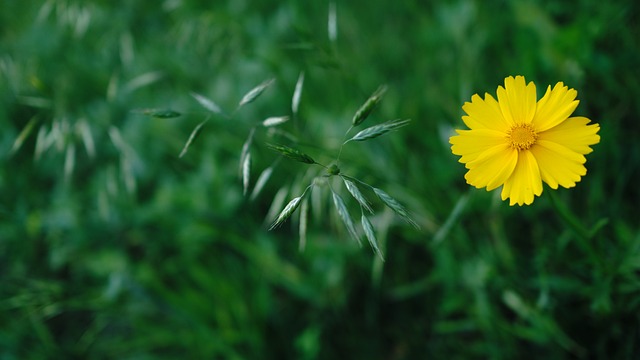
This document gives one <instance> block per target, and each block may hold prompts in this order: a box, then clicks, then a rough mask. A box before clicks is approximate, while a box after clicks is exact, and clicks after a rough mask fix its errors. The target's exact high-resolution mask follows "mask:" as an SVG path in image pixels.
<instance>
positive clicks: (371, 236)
mask: <svg viewBox="0 0 640 360" xmlns="http://www.w3.org/2000/svg"><path fill="white" fill-rule="evenodd" d="M361 220H362V221H361V222H362V229H364V234H365V235H366V236H367V240H369V244H370V245H371V248H372V249H373V251H374V252H375V253H376V254H377V255H378V256H379V257H380V259H381V260H382V261H384V256H382V252H381V251H380V248H379V247H378V240H377V239H376V234H375V232H374V231H373V225H371V221H369V219H368V218H367V217H366V216H364V213H363V214H362V219H361Z"/></svg>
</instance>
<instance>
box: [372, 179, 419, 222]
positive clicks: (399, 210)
mask: <svg viewBox="0 0 640 360" xmlns="http://www.w3.org/2000/svg"><path fill="white" fill-rule="evenodd" d="M372 189H373V191H374V192H375V193H376V195H377V196H378V198H379V199H380V200H382V202H383V203H384V204H385V205H387V206H388V207H389V208H390V209H391V210H393V211H394V212H395V213H396V214H398V215H399V216H400V217H401V218H403V219H404V221H406V222H407V223H409V224H411V225H412V226H413V227H414V228H416V229H420V226H419V225H418V223H416V222H415V221H414V220H413V219H412V218H411V216H409V212H408V211H407V209H405V207H404V206H402V204H400V203H399V202H398V201H397V200H396V199H394V198H392V197H391V196H389V194H387V193H386V192H384V191H382V190H380V189H378V188H375V187H372Z"/></svg>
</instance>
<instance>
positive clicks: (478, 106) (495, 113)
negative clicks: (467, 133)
mask: <svg viewBox="0 0 640 360" xmlns="http://www.w3.org/2000/svg"><path fill="white" fill-rule="evenodd" d="M462 110H464V111H465V112H466V113H467V115H468V116H463V117H462V121H464V123H465V124H466V125H467V126H468V127H469V129H491V130H496V131H502V132H507V131H508V130H509V128H510V127H511V126H512V125H513V124H512V123H510V122H508V121H507V120H506V119H505V118H504V116H503V115H502V110H500V105H499V104H498V102H497V101H496V99H494V98H493V96H491V95H490V94H488V93H485V94H484V100H483V99H482V98H481V97H480V96H479V95H478V94H475V95H473V96H472V97H471V102H466V103H464V105H463V106H462Z"/></svg>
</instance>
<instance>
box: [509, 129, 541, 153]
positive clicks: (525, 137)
mask: <svg viewBox="0 0 640 360" xmlns="http://www.w3.org/2000/svg"><path fill="white" fill-rule="evenodd" d="M537 138H538V134H537V133H536V130H535V129H534V128H533V126H531V124H518V125H515V126H513V127H512V128H511V129H510V130H509V132H507V139H508V141H509V145H510V146H511V148H512V149H516V150H527V149H529V148H530V147H531V145H533V144H535V143H536V139H537Z"/></svg>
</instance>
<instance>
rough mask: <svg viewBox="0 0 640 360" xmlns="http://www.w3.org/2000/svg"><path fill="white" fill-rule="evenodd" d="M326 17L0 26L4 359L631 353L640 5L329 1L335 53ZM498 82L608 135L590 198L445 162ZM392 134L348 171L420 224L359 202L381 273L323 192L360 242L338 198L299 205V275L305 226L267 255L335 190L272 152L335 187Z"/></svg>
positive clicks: (151, 12)
mask: <svg viewBox="0 0 640 360" xmlns="http://www.w3.org/2000/svg"><path fill="white" fill-rule="evenodd" d="M213 3H215V4H216V5H211V4H213ZM330 8H331V7H330V6H329V4H328V3H327V2H318V1H313V2H297V1H279V2H278V1H259V2H253V3H250V2H242V1H229V2H228V3H227V4H225V3H221V2H208V1H182V2H181V1H164V2H159V3H156V2H126V3H122V4H116V3H112V2H108V1H89V2H87V1H73V0H49V1H45V2H41V1H17V0H8V1H3V2H2V3H1V4H0V130H1V131H0V158H1V160H2V164H3V166H1V167H0V359H51V358H54V359H57V358H60V359H69V358H96V359H100V358H105V359H155V358H167V359H172V358H177V357H183V358H193V359H201V358H206V359H211V358H215V359H217V358H220V359H257V358H268V359H283V358H284V359H287V358H288V359H335V358H352V359H360V358H375V359H416V358H435V359H440V358H446V359H487V358H491V359H521V358H538V359H573V358H584V359H635V358H638V356H640V345H639V344H640V327H639V324H640V315H638V314H640V281H639V280H638V279H639V277H638V276H639V275H640V228H639V226H638V220H637V217H638V215H637V203H638V201H639V200H640V193H639V191H638V187H637V184H638V182H640V173H639V170H638V169H639V167H638V165H639V164H640V145H638V141H637V137H638V134H640V125H639V123H638V121H637V119H636V118H637V114H638V113H640V105H638V104H640V103H639V102H638V101H637V99H638V98H640V80H639V79H638V76H637V75H636V72H637V71H636V69H637V64H638V63H640V38H639V37H638V36H637V35H638V34H639V33H640V25H639V24H640V22H639V21H638V20H640V19H639V18H638V14H640V8H639V7H638V5H637V4H636V2H634V1H631V0H629V1H616V2H602V1H592V0H579V1H574V2H563V1H551V0H547V1H537V2H536V1H508V0H503V1H474V0H458V1H440V2H422V1H404V2H383V1H377V2H368V1H352V2H348V3H347V2H336V4H335V11H336V12H335V15H336V19H337V33H336V34H337V36H336V38H335V40H331V39H330V38H329V33H328V18H329V16H328V13H329V11H330ZM301 73H304V84H303V87H302V93H301V94H300V102H299V110H298V111H297V113H295V114H293V113H292V110H291V105H292V104H291V101H292V96H293V94H294V92H295V88H296V83H297V82H298V79H299V76H300V74H301ZM508 75H524V76H526V78H527V80H528V81H529V80H531V81H534V82H535V83H536V84H537V86H538V96H541V91H543V89H544V88H546V85H547V84H551V85H553V84H555V83H556V82H558V81H563V82H564V83H565V84H566V85H567V86H569V87H571V88H575V89H576V90H577V91H578V99H579V100H580V105H579V106H578V109H577V114H579V115H583V116H587V117H589V118H590V119H592V120H593V121H595V122H597V123H599V124H600V126H601V131H600V135H601V142H600V143H599V144H597V145H595V146H594V152H593V153H592V154H590V155H588V156H587V159H588V161H587V164H586V165H587V168H588V174H587V175H586V176H585V177H584V178H583V179H582V181H581V182H579V183H578V185H577V187H575V188H573V189H570V190H566V189H561V190H557V191H551V190H550V189H549V188H548V187H545V190H544V192H543V194H542V196H541V197H540V198H538V199H536V201H535V202H534V203H533V205H531V206H528V207H509V206H508V203H505V202H503V201H501V200H500V199H499V195H498V193H497V192H495V191H494V192H489V193H488V192H486V191H484V190H476V189H474V188H471V187H469V186H468V185H467V184H465V181H464V178H463V174H464V171H465V169H464V166H463V165H462V164H459V163H458V162H457V159H458V158H457V157H456V156H454V155H453V154H451V151H450V145H449V143H448V137H449V136H450V135H451V133H452V129H454V128H460V127H462V126H463V123H462V121H461V119H460V117H461V115H462V109H461V106H462V104H463V103H464V102H465V101H469V99H470V98H471V95H473V94H474V93H480V94H484V92H489V93H494V92H495V89H496V87H497V86H498V85H500V84H502V82H503V80H504V78H505V77H506V76H508ZM269 79H275V81H274V82H273V83H271V84H270V85H269V86H268V87H265V88H264V89H263V91H262V92H261V93H260V94H259V96H257V97H255V98H252V99H251V100H252V101H250V102H247V103H246V104H242V106H239V103H240V102H241V100H242V99H243V97H244V96H245V95H246V94H247V93H248V92H250V90H251V89H253V88H255V87H256V86H257V85H259V84H261V83H263V82H264V81H266V80H269ZM381 85H386V89H387V90H386V92H385V93H384V98H383V99H382V100H381V101H380V102H379V103H378V104H377V106H376V107H375V109H374V110H373V111H372V112H371V113H370V114H369V115H368V117H367V118H366V120H365V122H364V123H363V124H361V125H360V127H358V128H356V129H354V130H353V131H352V132H350V133H349V135H350V136H349V137H345V131H347V129H349V127H350V126H351V125H352V121H353V117H354V114H355V113H356V112H357V111H358V109H360V107H361V106H362V105H363V104H364V103H365V102H366V101H367V99H368V98H369V97H370V96H371V94H373V93H374V92H375V91H376V89H378V88H379V87H380V86H381ZM194 93H195V94H200V95H201V96H204V97H206V98H208V99H210V100H212V101H214V102H215V104H217V105H218V106H219V107H220V108H221V109H222V112H221V113H216V112H213V113H212V112H210V111H207V109H206V107H205V106H203V103H202V101H201V100H202V99H201V100H200V101H199V100H198V99H197V97H194V96H193V94H194ZM254 95H255V94H254ZM149 109H153V110H149ZM169 110H170V111H174V112H176V113H170V112H167V111H169ZM158 111H162V112H161V113H158ZM153 112H156V113H155V115H156V116H155V117H154V116H149V115H148V114H151V113H153ZM178 115H179V116H178ZM274 116H289V117H290V118H289V120H288V121H287V122H285V123H283V124H280V125H278V126H274V127H269V128H267V127H262V126H260V124H261V122H262V121H264V120H265V119H267V118H269V117H274ZM206 119H208V120H207V121H206V122H205V123H204V124H203V121H205V120H206ZM393 119H411V122H410V123H408V124H407V125H406V126H403V127H401V128H398V129H395V130H394V131H391V132H388V133H385V134H384V135H383V136H380V137H376V138H375V139H369V140H367V141H362V142H360V141H350V142H348V143H347V144H346V145H344V147H343V149H342V153H341V155H340V173H341V174H346V175H348V176H351V177H353V178H357V179H358V180H360V181H362V182H365V183H367V184H370V185H371V186H373V187H375V188H378V189H381V190H383V191H385V192H386V193H388V194H389V195H390V196H392V197H393V198H394V199H396V200H397V201H398V202H399V203H401V204H402V205H403V206H404V207H406V208H407V209H408V211H409V212H410V214H411V218H412V219H414V220H415V221H416V222H417V223H418V224H419V225H420V229H415V228H414V227H412V226H410V225H408V224H407V223H406V222H405V221H404V220H403V218H402V217H401V216H398V215H397V214H396V213H394V212H393V211H392V209H390V208H388V207H386V206H385V204H384V203H383V202H381V201H378V200H379V199H378V198H376V195H375V194H374V192H373V191H372V189H370V188H367V187H365V186H361V187H360V191H361V192H362V194H361V195H362V196H363V197H365V198H366V199H368V200H369V201H370V202H371V206H372V208H373V210H374V212H375V215H371V216H369V215H368V214H369V213H368V212H364V213H365V214H367V216H369V219H370V220H371V222H372V223H373V225H374V227H375V237H376V240H377V242H378V244H379V246H380V250H381V252H382V254H384V261H382V260H381V257H380V256H378V255H377V254H376V253H375V252H374V250H372V249H371V246H369V245H368V244H367V242H366V241H364V239H365V238H364V235H363V233H362V231H361V230H362V229H360V230H358V231H360V234H361V235H362V239H361V240H363V246H362V247H359V246H358V245H357V242H356V241H354V240H353V239H351V236H350V234H349V232H348V231H347V229H346V228H345V226H344V222H343V220H344V218H341V217H339V216H338V214H336V212H335V210H334V208H333V206H334V205H333V200H332V198H331V197H332V195H331V193H332V190H331V189H333V191H336V192H337V193H338V194H339V195H340V197H341V198H342V199H344V202H345V206H346V209H347V211H348V213H349V214H350V216H351V218H352V219H353V221H354V222H355V224H356V225H357V226H358V227H359V226H360V221H359V219H360V216H361V215H360V210H359V205H358V201H356V200H355V199H353V198H352V197H351V195H350V193H349V192H348V191H347V189H346V188H345V186H344V183H343V182H342V180H341V179H340V178H339V177H338V176H333V177H331V178H330V179H325V178H322V181H319V182H318V184H317V185H316V186H314V188H313V189H312V190H311V192H310V193H309V194H307V195H306V197H305V199H308V201H309V204H310V207H309V213H308V226H307V230H306V243H305V244H304V251H302V252H300V251H299V247H300V244H299V222H300V217H299V216H298V214H299V211H300V210H301V208H298V212H296V213H293V214H292V215H291V217H289V218H288V219H287V220H286V221H285V222H283V223H282V224H280V225H281V226H280V227H279V228H278V229H274V230H272V231H269V230H268V228H269V226H270V225H271V224H272V222H273V220H274V219H275V217H276V216H277V215H278V213H279V212H280V211H281V210H282V209H283V208H284V206H285V205H286V203H287V202H288V201H290V200H291V199H293V198H294V197H296V196H300V195H301V194H302V193H303V191H304V189H305V188H306V187H307V186H308V185H309V184H310V183H311V181H312V178H313V176H314V175H315V174H321V175H322V174H327V172H326V170H325V169H323V168H321V167H319V166H317V165H315V164H305V163H301V162H298V161H294V160H291V159H289V158H282V159H280V160H278V159H279V157H280V156H279V154H278V153H277V152H274V151H272V150H270V149H269V148H268V147H267V143H272V144H273V143H278V144H281V143H285V144H283V145H291V146H293V144H295V147H296V149H299V151H301V152H302V153H304V154H307V155H308V156H310V157H311V158H313V159H314V161H317V162H318V163H321V164H324V165H326V166H329V165H330V164H331V163H332V162H333V161H335V159H336V157H337V155H338V153H339V151H340V146H341V144H342V143H343V142H344V140H346V139H348V138H350V137H353V136H354V135H355V134H357V132H358V131H361V130H363V129H365V128H367V127H371V126H375V125H377V124H383V123H385V122H386V121H389V120H393ZM199 124H203V125H201V127H200V128H199V129H198V131H197V134H195V135H197V137H196V136H194V137H193V139H192V140H193V141H191V142H190V143H189V144H188V151H187V152H185V153H184V154H183V156H181V157H180V154H181V152H182V151H183V149H184V148H185V144H186V143H187V140H188V139H189V137H190V135H191V134H192V132H193V131H194V129H196V128H197V127H198V126H199ZM252 129H255V130H254V133H252ZM274 129H280V132H277V131H276V132H274V131H273V130H274ZM250 134H252V135H251V136H250ZM292 136H293V137H295V138H296V139H297V141H295V142H293V141H291V137H292ZM248 138H251V142H250V145H249V146H248V150H249V151H250V152H251V166H250V167H249V170H250V177H249V185H250V186H251V187H250V188H249V189H248V190H249V191H248V193H249V194H250V192H251V189H252V188H253V185H255V181H256V179H257V177H258V175H259V174H260V172H261V171H263V170H264V169H265V168H267V167H269V166H273V173H272V175H271V177H270V179H269V181H268V182H267V183H266V184H265V187H264V188H263V189H262V191H261V192H260V193H259V194H257V196H256V197H255V199H253V200H251V199H249V196H248V195H247V196H243V191H244V189H243V179H242V171H241V170H240V167H239V162H240V160H241V155H242V149H243V145H244V144H245V143H246V142H247V139H248ZM17 139H18V140H17ZM312 171H316V172H315V173H314V172H312ZM331 171H334V172H335V171H336V170H335V168H334V169H333V170H331ZM329 174H331V175H337V174H334V173H329ZM328 185H331V189H330V188H329V186H328ZM552 192H553V195H554V196H553V198H552V197H551V194H550V193H552ZM277 194H281V195H280V196H278V195H277ZM274 197H275V198H280V202H279V203H278V202H276V204H275V205H274V204H273V202H274ZM374 200H375V201H374ZM271 208H273V210H271V213H272V215H273V216H272V218H268V216H267V215H268V214H269V213H270V209H271ZM558 208H559V209H560V210H558Z"/></svg>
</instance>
